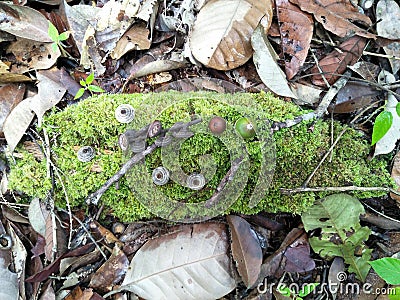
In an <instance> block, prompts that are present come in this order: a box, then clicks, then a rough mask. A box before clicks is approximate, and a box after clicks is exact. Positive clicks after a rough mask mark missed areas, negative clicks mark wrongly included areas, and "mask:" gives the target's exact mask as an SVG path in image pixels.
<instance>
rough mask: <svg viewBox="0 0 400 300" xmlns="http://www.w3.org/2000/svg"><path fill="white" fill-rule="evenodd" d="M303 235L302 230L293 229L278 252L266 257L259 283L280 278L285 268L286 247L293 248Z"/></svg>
mask: <svg viewBox="0 0 400 300" xmlns="http://www.w3.org/2000/svg"><path fill="white" fill-rule="evenodd" d="M304 235H305V231H304V229H300V228H294V229H292V230H291V231H290V232H289V233H288V234H287V236H286V238H285V240H284V241H283V242H282V244H281V246H280V247H279V249H278V250H276V251H275V252H274V253H273V254H272V255H270V256H268V257H267V258H266V259H265V260H264V262H263V264H262V266H261V272H260V276H259V279H258V281H259V282H261V281H262V280H264V278H266V277H275V278H279V277H280V276H282V274H283V272H284V268H285V263H286V257H285V252H286V250H287V249H288V247H291V246H292V245H293V246H295V245H296V244H297V241H298V240H300V241H301V240H302V239H303V236H304Z"/></svg>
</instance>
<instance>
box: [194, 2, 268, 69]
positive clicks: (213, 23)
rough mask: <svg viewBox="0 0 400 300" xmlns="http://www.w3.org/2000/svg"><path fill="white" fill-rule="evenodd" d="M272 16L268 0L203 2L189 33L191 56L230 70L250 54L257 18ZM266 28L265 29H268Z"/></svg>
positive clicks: (206, 63)
mask: <svg viewBox="0 0 400 300" xmlns="http://www.w3.org/2000/svg"><path fill="white" fill-rule="evenodd" d="M264 15H267V16H268V19H269V22H268V23H269V25H268V26H267V27H268V28H269V26H270V25H271V20H272V1H270V0H261V1H258V0H247V1H243V0H211V1H209V2H207V4H206V5H204V6H203V7H202V8H201V10H200V12H199V14H198V15H197V19H196V21H195V23H194V26H193V30H192V32H191V34H190V36H189V42H190V48H191V50H192V54H193V56H194V57H195V58H196V59H197V60H198V61H200V62H201V63H202V64H203V65H205V66H207V67H210V68H214V69H217V70H230V69H234V68H236V67H238V66H240V65H243V64H244V63H245V62H246V61H248V60H249V58H250V57H251V55H252V54H253V49H252V47H251V43H250V38H251V35H252V33H253V30H254V29H255V28H256V26H257V24H258V22H259V21H260V20H261V18H262V17H263V16H264ZM268 28H266V30H267V29H268Z"/></svg>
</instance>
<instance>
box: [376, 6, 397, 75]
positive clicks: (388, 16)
mask: <svg viewBox="0 0 400 300" xmlns="http://www.w3.org/2000/svg"><path fill="white" fill-rule="evenodd" d="M376 19H377V20H379V22H378V23H377V24H376V31H377V33H378V34H379V36H382V37H385V38H391V39H398V38H399V36H400V7H399V5H398V4H397V3H396V1H393V0H380V1H379V2H378V4H377V5H376ZM383 49H384V50H385V52H386V54H387V55H390V56H395V57H397V58H398V57H400V43H399V42H394V43H391V44H389V45H387V46H385V47H383ZM389 62H390V65H391V66H392V73H393V74H396V73H397V71H398V70H399V69H400V60H398V59H394V58H389Z"/></svg>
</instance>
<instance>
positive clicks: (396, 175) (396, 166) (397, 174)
mask: <svg viewBox="0 0 400 300" xmlns="http://www.w3.org/2000/svg"><path fill="white" fill-rule="evenodd" d="M391 175H392V178H393V180H394V181H395V182H396V185H397V191H398V192H400V152H397V154H396V156H395V157H394V159H393V167H392V174H391ZM390 197H391V198H392V199H394V200H396V201H397V203H400V196H399V195H396V194H394V193H390Z"/></svg>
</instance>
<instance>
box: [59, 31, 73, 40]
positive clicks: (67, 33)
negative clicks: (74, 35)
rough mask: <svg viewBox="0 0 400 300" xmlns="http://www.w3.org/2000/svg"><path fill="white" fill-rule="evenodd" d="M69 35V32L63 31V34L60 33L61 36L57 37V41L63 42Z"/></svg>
mask: <svg viewBox="0 0 400 300" xmlns="http://www.w3.org/2000/svg"><path fill="white" fill-rule="evenodd" d="M69 34H70V32H69V31H65V32H63V33H61V34H60V35H59V36H58V40H59V41H65V40H66V39H68V38H69Z"/></svg>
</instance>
